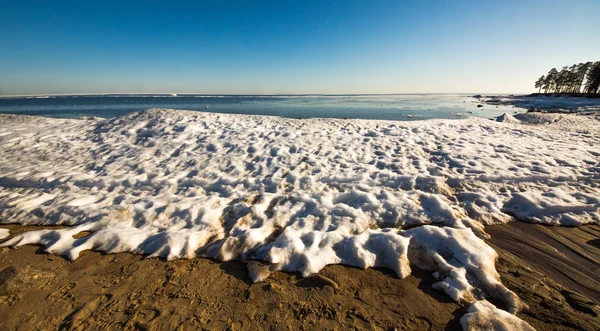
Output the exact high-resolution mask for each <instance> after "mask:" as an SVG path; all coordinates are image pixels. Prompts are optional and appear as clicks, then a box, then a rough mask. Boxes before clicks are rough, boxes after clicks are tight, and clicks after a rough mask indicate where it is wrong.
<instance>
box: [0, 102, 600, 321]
mask: <svg viewBox="0 0 600 331" xmlns="http://www.w3.org/2000/svg"><path fill="white" fill-rule="evenodd" d="M546 115H547V114H542V115H540V114H538V115H536V118H538V119H541V118H543V117H544V116H546ZM547 116H554V115H547ZM559 116H564V117H561V118H559V119H553V120H551V121H548V122H546V125H543V126H539V125H535V126H534V125H525V124H524V123H527V122H525V121H524V120H522V119H519V118H518V117H517V116H510V115H508V116H505V120H504V121H502V122H497V121H490V120H485V119H480V118H473V117H469V118H465V119H463V120H428V121H413V122H393V121H370V120H342V119H308V120H296V119H284V118H278V117H267V116H254V115H227V114H214V113H204V112H203V113H200V112H188V111H176V110H165V109H152V110H148V111H144V112H139V113H133V114H130V115H127V116H124V117H119V118H112V119H98V120H96V121H87V120H75V119H71V120H65V119H48V118H37V117H27V116H15V115H0V223H2V222H11V223H12V222H18V223H21V224H28V225H32V224H36V225H70V226H71V227H70V228H66V229H61V230H51V229H47V230H41V231H31V232H26V233H23V234H20V235H17V236H15V237H13V238H11V239H9V240H8V241H6V242H4V243H3V244H2V245H3V246H20V245H25V244H41V245H43V246H44V247H45V249H46V251H48V252H50V253H53V254H60V255H63V256H65V257H67V258H69V259H72V260H73V259H77V258H78V256H79V254H80V253H81V252H82V251H84V250H98V251H104V252H107V253H117V252H133V253H138V254H145V255H148V256H157V257H162V258H166V259H169V260H170V259H176V258H194V257H211V258H215V259H219V260H223V261H227V260H241V261H248V260H261V261H264V262H267V263H268V264H269V269H270V271H277V270H284V271H293V272H300V273H302V274H303V275H304V276H307V275H310V274H313V273H317V272H319V270H321V269H322V268H323V267H325V266H326V265H329V264H345V265H350V266H355V267H360V268H369V267H387V268H390V269H392V270H394V272H395V273H396V275H397V276H398V277H400V278H404V277H406V276H407V275H409V274H410V273H411V267H418V268H421V269H425V270H429V271H431V272H432V273H433V275H434V276H435V277H436V279H437V280H438V281H437V282H436V283H435V285H434V287H435V288H436V289H439V290H441V291H444V292H445V293H446V294H448V296H450V297H451V298H452V299H454V300H456V301H458V302H461V303H465V304H469V303H471V304H472V305H471V306H470V307H471V308H469V314H467V315H465V317H464V318H463V320H462V323H463V326H465V328H470V326H472V325H479V326H481V327H484V326H494V327H496V326H498V327H505V328H506V327H509V328H513V327H514V328H517V327H520V328H522V329H527V325H526V323H525V322H522V321H520V320H519V319H518V318H516V317H515V316H514V315H513V314H514V313H516V312H517V311H519V309H520V308H521V305H522V304H521V303H520V301H519V298H518V297H517V296H516V295H515V294H514V293H513V292H511V291H510V290H509V289H508V288H506V287H505V286H504V285H502V283H501V282H500V277H499V275H498V273H497V272H496V269H495V266H494V264H495V261H496V258H497V254H496V252H495V251H494V250H493V249H492V248H491V247H490V246H488V245H487V244H486V242H485V241H484V240H483V238H486V237H487V234H486V233H485V226H486V225H490V224H502V223H506V222H509V221H512V220H513V219H515V218H516V219H517V220H520V221H525V222H533V223H541V224H549V225H567V226H573V225H581V224H587V223H596V224H600V212H599V209H600V201H599V199H600V188H599V183H600V180H599V179H600V146H599V145H598V141H599V138H600V129H599V126H598V125H597V121H596V120H594V119H593V118H592V119H590V118H586V117H584V116H574V118H570V117H568V116H567V115H559ZM82 232H84V233H86V234H87V235H86V236H84V237H81V236H76V235H77V234H79V233H82ZM0 235H1V233H0ZM250 274H251V276H252V277H253V279H254V280H255V281H260V280H263V279H264V277H265V276H264V274H260V273H254V272H251V273H250ZM486 298H488V299H494V300H492V301H493V302H501V303H502V304H503V307H504V308H506V309H507V310H508V312H506V311H503V310H500V309H498V308H496V307H495V306H493V305H492V304H490V303H489V302H487V301H484V300H485V299H486ZM507 316H510V318H508V317H507ZM502 323H505V324H502ZM506 323H508V324H506ZM514 328H513V329H514Z"/></svg>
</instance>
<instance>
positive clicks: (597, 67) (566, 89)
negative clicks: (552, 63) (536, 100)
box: [535, 61, 600, 94]
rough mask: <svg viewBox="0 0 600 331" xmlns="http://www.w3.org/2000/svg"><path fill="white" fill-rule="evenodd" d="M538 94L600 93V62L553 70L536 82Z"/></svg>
mask: <svg viewBox="0 0 600 331" xmlns="http://www.w3.org/2000/svg"><path fill="white" fill-rule="evenodd" d="M535 88H537V89H538V93H542V90H544V93H590V94H598V93H600V61H597V62H586V63H579V64H574V65H572V66H570V67H569V66H565V67H562V69H561V70H560V71H558V70H556V68H552V69H551V70H550V71H549V72H548V73H547V74H546V75H545V76H542V77H540V78H538V80H537V81H536V82H535Z"/></svg>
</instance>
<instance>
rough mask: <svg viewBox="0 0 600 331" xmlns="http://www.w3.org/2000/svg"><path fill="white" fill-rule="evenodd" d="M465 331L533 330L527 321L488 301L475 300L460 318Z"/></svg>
mask: <svg viewBox="0 0 600 331" xmlns="http://www.w3.org/2000/svg"><path fill="white" fill-rule="evenodd" d="M460 324H461V325H462V328H463V330H465V331H479V330H496V331H533V330H535V329H534V328H533V327H532V326H531V325H529V323H527V322H525V321H523V320H522V319H520V318H518V317H516V316H515V315H512V314H509V313H507V312H505V311H504V310H501V309H498V308H496V307H495V306H494V305H493V304H491V303H489V302H488V301H485V300H482V301H477V302H475V303H474V304H472V305H471V307H469V310H468V313H467V314H465V315H464V316H463V317H461V319H460Z"/></svg>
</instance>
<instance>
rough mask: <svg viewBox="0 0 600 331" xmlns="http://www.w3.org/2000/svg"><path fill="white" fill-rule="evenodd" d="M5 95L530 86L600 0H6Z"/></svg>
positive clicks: (1, 13)
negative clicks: (178, 0) (250, 0)
mask: <svg viewBox="0 0 600 331" xmlns="http://www.w3.org/2000/svg"><path fill="white" fill-rule="evenodd" d="M0 8H1V10H0V90H2V93H3V94H36V93H39V94H43V93H102V92H192V93H233V94H235V93H240V94H241V93H251V94H255V93H256V94H273V93H456V92H464V93H472V92H473V93H475V92H479V93H528V92H533V91H534V88H533V82H534V81H535V80H536V79H537V78H538V77H539V76H541V75H542V74H544V73H546V72H547V71H548V70H549V69H550V68H552V67H558V68H559V67H561V66H563V65H570V64H573V63H578V62H586V61H600V33H598V32H599V31H600V19H599V17H600V1H598V0H589V1H585V0H570V1H567V0H565V1H554V0H545V1H533V0H531V1H526V0H521V1H512V0H504V1H466V0H463V1H442V0H440V1H436V0H427V1H302V2H301V1H284V0H280V1H272V2H271V1H260V2H257V3H251V2H249V1H210V2H208V1H189V2H177V1H170V2H169V3H166V2H152V1H139V2H131V1H97V2H93V3H92V2H91V1H28V0H19V1H14V0H10V1H5V0H0Z"/></svg>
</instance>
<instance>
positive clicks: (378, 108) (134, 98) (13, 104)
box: [0, 94, 523, 121]
mask: <svg viewBox="0 0 600 331" xmlns="http://www.w3.org/2000/svg"><path fill="white" fill-rule="evenodd" d="M479 104H480V102H479V99H476V98H473V97H472V94H469V95H467V94H394V95H337V96H334V95H326V96H325V95H302V96H299V95H293V96H291V95H288V96H283V95H277V96H263V95H261V96H252V95H198V94H195V95H194V94H185V95H176V96H173V95H167V94H137V95H72V96H29V97H1V98H0V113H5V114H21V115H37V116H45V117H57V118H73V117H80V116H97V117H103V118H110V117H118V116H123V115H127V114H129V113H133V112H136V111H142V110H145V109H149V108H170V109H187V110H196V111H208V112H213V113H229V114H253V115H271V116H279V117H287V118H299V117H303V118H315V117H324V118H360V119H377V120H396V121H410V120H423V119H433V118H439V119H454V118H460V117H462V116H464V115H467V114H468V115H470V116H477V117H484V118H492V117H497V116H499V115H502V114H503V113H514V112H515V111H518V112H521V111H522V110H523V109H520V108H514V107H513V106H512V105H484V107H477V105H479Z"/></svg>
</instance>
